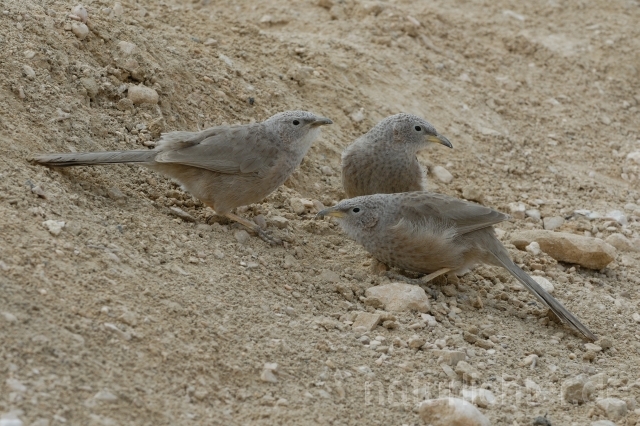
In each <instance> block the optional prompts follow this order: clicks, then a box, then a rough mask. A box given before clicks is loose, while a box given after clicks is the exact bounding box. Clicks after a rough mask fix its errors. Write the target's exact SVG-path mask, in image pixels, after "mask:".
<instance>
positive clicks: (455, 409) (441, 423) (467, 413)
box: [418, 398, 491, 426]
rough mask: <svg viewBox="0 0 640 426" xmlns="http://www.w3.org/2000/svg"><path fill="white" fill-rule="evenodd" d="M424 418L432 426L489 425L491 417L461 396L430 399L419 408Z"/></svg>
mask: <svg viewBox="0 0 640 426" xmlns="http://www.w3.org/2000/svg"><path fill="white" fill-rule="evenodd" d="M418 412H419V413H420V417H421V418H422V420H423V421H424V422H425V423H427V424H430V425H431V426H452V425H455V426H489V425H490V424H491V423H490V422H489V419H488V418H486V417H485V416H484V414H482V413H481V412H480V410H478V409H477V408H476V407H475V406H474V405H473V404H471V403H470V402H467V401H465V400H464V399H460V398H439V399H429V400H426V401H424V402H423V403H422V404H420V407H419V408H418Z"/></svg>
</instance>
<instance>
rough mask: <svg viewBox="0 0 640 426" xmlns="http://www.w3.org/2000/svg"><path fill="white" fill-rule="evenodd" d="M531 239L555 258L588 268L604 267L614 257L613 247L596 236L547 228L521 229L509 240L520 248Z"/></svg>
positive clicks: (529, 242)
mask: <svg viewBox="0 0 640 426" xmlns="http://www.w3.org/2000/svg"><path fill="white" fill-rule="evenodd" d="M533 241H536V242H537V243H538V244H539V245H540V249H541V250H542V251H543V252H545V253H547V254H548V255H549V256H551V257H553V258H554V259H555V260H558V261H561V262H567V263H576V264H578V265H581V266H584V267H585V268H589V269H598V270H599V269H604V268H605V267H606V266H607V265H608V264H609V263H611V262H612V261H613V260H614V259H615V257H616V249H615V247H613V246H612V245H610V244H607V243H605V242H604V241H602V240H600V239H597V238H592V237H585V236H581V235H576V234H571V233H568V232H554V231H548V230H531V231H522V232H517V233H514V234H512V235H511V242H512V243H513V245H515V246H516V247H517V248H518V249H520V250H523V249H524V248H525V247H526V246H528V245H529V244H531V242H533Z"/></svg>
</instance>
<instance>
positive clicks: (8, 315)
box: [0, 312, 18, 322]
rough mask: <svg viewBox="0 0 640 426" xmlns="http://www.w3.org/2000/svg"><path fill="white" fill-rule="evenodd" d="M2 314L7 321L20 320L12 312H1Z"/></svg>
mask: <svg viewBox="0 0 640 426" xmlns="http://www.w3.org/2000/svg"><path fill="white" fill-rule="evenodd" d="M0 314H1V315H2V316H3V317H4V319H5V321H7V322H16V321H18V318H17V317H16V316H15V315H13V314H12V313H11V312H1V313H0Z"/></svg>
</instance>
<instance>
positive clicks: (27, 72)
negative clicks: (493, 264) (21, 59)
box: [22, 65, 36, 80]
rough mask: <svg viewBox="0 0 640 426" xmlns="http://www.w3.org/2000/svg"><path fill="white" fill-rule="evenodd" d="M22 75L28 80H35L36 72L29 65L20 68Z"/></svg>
mask: <svg viewBox="0 0 640 426" xmlns="http://www.w3.org/2000/svg"><path fill="white" fill-rule="evenodd" d="M22 74H23V75H24V76H25V77H27V78H28V79H29V80H33V79H34V78H36V72H35V71H34V70H33V68H31V67H30V66H29V65H23V66H22Z"/></svg>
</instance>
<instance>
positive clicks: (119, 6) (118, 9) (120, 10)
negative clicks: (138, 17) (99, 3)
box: [113, 1, 124, 16]
mask: <svg viewBox="0 0 640 426" xmlns="http://www.w3.org/2000/svg"><path fill="white" fill-rule="evenodd" d="M123 13H124V8H123V7H122V4H121V3H120V2H119V1H117V2H115V3H114V5H113V14H114V15H116V16H122V14H123Z"/></svg>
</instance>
